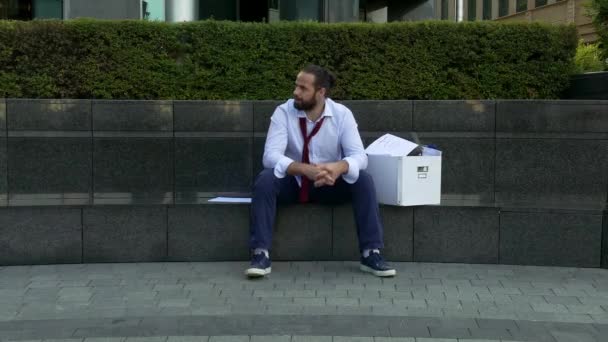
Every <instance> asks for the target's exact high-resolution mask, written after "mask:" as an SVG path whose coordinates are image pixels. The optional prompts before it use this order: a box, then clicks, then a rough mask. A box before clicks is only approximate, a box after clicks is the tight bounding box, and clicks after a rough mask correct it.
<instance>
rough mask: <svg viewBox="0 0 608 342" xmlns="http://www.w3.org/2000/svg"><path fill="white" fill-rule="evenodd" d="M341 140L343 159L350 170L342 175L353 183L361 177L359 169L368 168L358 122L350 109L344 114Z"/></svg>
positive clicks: (345, 179)
mask: <svg viewBox="0 0 608 342" xmlns="http://www.w3.org/2000/svg"><path fill="white" fill-rule="evenodd" d="M340 140H341V141H340V143H341V145H342V152H343V153H344V158H343V159H342V160H344V161H346V162H347V163H348V171H347V172H346V173H345V174H343V175H342V178H343V179H344V181H346V182H347V183H349V184H353V183H354V182H356V181H357V179H359V170H365V168H367V154H365V149H364V148H363V142H362V141H361V136H360V135H359V130H358V128H357V122H356V121H355V118H354V116H353V114H352V113H351V112H350V111H348V113H347V114H346V115H345V116H344V121H343V124H342V130H341V137H340Z"/></svg>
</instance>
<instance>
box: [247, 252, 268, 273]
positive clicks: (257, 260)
mask: <svg viewBox="0 0 608 342" xmlns="http://www.w3.org/2000/svg"><path fill="white" fill-rule="evenodd" d="M245 274H246V275H247V276H248V277H249V278H260V277H263V276H265V275H267V274H270V259H269V258H268V257H267V256H266V254H264V253H259V254H254V255H253V257H251V266H250V267H249V268H248V269H247V270H246V271H245Z"/></svg>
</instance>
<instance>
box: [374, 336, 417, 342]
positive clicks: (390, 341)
mask: <svg viewBox="0 0 608 342" xmlns="http://www.w3.org/2000/svg"><path fill="white" fill-rule="evenodd" d="M374 342H416V339H415V338H414V337H374Z"/></svg>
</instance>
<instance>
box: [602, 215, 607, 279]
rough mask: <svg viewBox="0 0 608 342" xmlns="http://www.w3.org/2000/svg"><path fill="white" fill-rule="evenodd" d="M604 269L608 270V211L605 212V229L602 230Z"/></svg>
mask: <svg viewBox="0 0 608 342" xmlns="http://www.w3.org/2000/svg"><path fill="white" fill-rule="evenodd" d="M602 241H603V243H602V267H603V268H608V211H606V212H604V228H603V229H602Z"/></svg>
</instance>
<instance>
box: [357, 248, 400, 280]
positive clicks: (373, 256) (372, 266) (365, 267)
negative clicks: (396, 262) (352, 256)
mask: <svg viewBox="0 0 608 342" xmlns="http://www.w3.org/2000/svg"><path fill="white" fill-rule="evenodd" d="M359 268H360V269H361V271H363V272H369V273H372V274H374V275H376V276H378V277H393V276H395V275H396V274H397V271H395V269H394V268H392V267H390V266H389V265H388V264H387V263H386V261H384V258H382V256H381V255H380V253H376V252H371V253H369V256H368V257H367V258H365V257H363V256H361V265H360V267H359Z"/></svg>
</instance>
